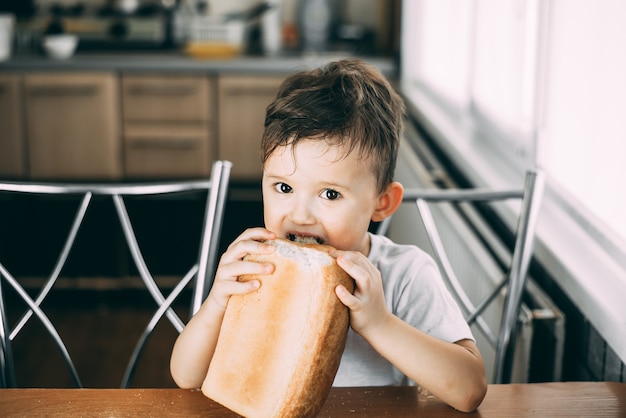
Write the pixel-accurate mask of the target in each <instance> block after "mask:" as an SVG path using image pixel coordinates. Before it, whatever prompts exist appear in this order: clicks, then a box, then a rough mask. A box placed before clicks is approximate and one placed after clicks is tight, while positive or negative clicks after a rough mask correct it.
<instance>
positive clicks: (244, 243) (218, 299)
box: [207, 228, 276, 311]
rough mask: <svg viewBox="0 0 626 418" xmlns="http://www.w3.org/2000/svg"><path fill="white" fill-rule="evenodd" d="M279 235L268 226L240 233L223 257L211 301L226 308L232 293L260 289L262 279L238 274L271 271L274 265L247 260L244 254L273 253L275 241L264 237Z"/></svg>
mask: <svg viewBox="0 0 626 418" xmlns="http://www.w3.org/2000/svg"><path fill="white" fill-rule="evenodd" d="M275 238H276V234H274V233H273V232H271V231H268V230H267V229H264V228H250V229H247V230H245V231H244V232H243V233H242V234H241V235H239V236H238V237H237V238H236V239H235V241H233V242H232V243H231V244H230V245H229V246H228V249H227V250H226V252H225V253H224V254H222V257H221V258H220V262H219V264H218V266H217V271H216V273H215V281H214V282H213V287H212V288H211V292H210V293H209V296H208V298H207V301H208V300H210V301H211V302H210V303H213V304H214V305H215V306H216V307H218V308H219V309H221V310H222V311H225V310H226V304H227V303H228V299H229V298H230V297H231V296H232V295H236V294H243V293H248V292H251V291H253V290H255V289H257V288H258V287H259V284H260V283H259V281H258V280H250V281H248V282H239V281H237V278H238V277H239V276H241V275H244V274H270V273H271V272H272V271H273V269H274V266H273V265H272V264H269V263H257V262H252V261H244V260H243V258H244V257H245V256H246V255H248V254H270V253H272V252H273V251H274V249H275V247H274V245H272V244H266V243H263V242H261V241H264V240H273V239H275Z"/></svg>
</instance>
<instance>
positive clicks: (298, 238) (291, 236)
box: [287, 234, 322, 244]
mask: <svg viewBox="0 0 626 418" xmlns="http://www.w3.org/2000/svg"><path fill="white" fill-rule="evenodd" d="M287 239H288V240H289V241H293V242H298V243H301V244H322V240H321V239H320V238H316V237H305V236H302V235H296V234H287Z"/></svg>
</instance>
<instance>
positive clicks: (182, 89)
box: [128, 85, 195, 96]
mask: <svg viewBox="0 0 626 418" xmlns="http://www.w3.org/2000/svg"><path fill="white" fill-rule="evenodd" d="M194 92H195V89H194V88H193V86H190V85H178V86H132V87H130V88H129V89H128V93H129V94H132V95H135V96H189V95H191V94H193V93H194Z"/></svg>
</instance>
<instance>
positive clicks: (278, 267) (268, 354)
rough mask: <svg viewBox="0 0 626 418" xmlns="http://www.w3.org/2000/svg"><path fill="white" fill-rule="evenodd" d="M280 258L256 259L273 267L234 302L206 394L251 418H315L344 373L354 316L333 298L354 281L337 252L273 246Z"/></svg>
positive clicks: (319, 247) (323, 248)
mask: <svg viewBox="0 0 626 418" xmlns="http://www.w3.org/2000/svg"><path fill="white" fill-rule="evenodd" d="M274 243H275V245H276V251H275V252H274V253H272V254H269V255H251V256H248V257H247V258H246V259H248V260H251V261H260V262H269V263H272V264H274V266H275V269H274V272H273V273H272V274H270V275H247V276H241V277H240V278H239V280H240V281H248V280H259V281H260V282H261V287H260V288H259V289H258V290H256V291H254V292H251V293H247V294H244V295H234V296H231V298H230V300H229V302H228V306H227V309H226V313H225V316H224V320H223V323H222V329H221V332H220V336H219V339H218V342H217V347H216V350H215V353H214V355H213V359H212V361H211V364H210V366H209V371H208V373H207V377H206V379H205V381H204V383H203V385H202V391H203V393H204V394H205V395H206V396H208V397H210V398H212V399H213V400H215V401H217V402H219V403H221V404H222V405H224V406H226V407H228V408H229V409H231V410H233V411H234V412H236V413H238V414H241V415H244V416H248V417H313V416H315V415H316V414H317V413H318V412H319V410H320V409H321V408H322V406H323V404H324V402H325V400H326V397H327V396H328V392H329V390H330V388H331V386H332V383H333V380H334V378H335V375H336V373H337V369H338V367H339V362H340V360H341V354H342V353H343V349H344V347H345V342H346V335H347V331H348V320H349V312H348V308H347V307H346V306H344V305H343V304H342V303H341V301H339V299H338V298H337V296H336V294H335V287H336V286H337V285H339V284H342V285H344V286H345V287H346V288H348V290H349V291H353V290H354V281H353V280H352V278H351V277H350V276H349V275H348V274H347V273H345V272H344V271H343V269H341V268H340V267H339V266H338V265H337V263H336V261H335V259H333V258H332V257H331V256H330V255H328V252H329V251H330V250H331V249H332V247H330V246H327V245H321V244H300V243H293V242H289V241H286V240H281V239H277V240H275V241H274Z"/></svg>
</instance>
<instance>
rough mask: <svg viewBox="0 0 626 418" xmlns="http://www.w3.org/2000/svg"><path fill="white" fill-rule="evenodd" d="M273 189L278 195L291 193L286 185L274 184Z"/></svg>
mask: <svg viewBox="0 0 626 418" xmlns="http://www.w3.org/2000/svg"><path fill="white" fill-rule="evenodd" d="M274 188H275V189H276V191H277V192H279V193H291V191H292V190H293V189H292V188H291V186H290V185H288V184H287V183H276V184H275V185H274Z"/></svg>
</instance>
